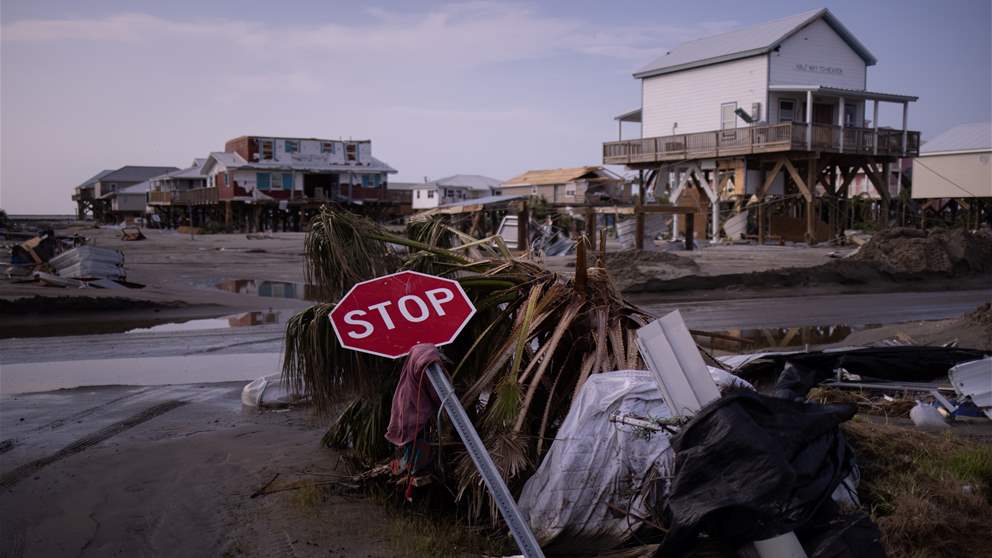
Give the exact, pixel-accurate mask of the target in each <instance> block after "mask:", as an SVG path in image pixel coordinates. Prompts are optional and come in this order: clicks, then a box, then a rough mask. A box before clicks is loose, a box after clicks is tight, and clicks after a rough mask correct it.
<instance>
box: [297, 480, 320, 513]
mask: <svg viewBox="0 0 992 558" xmlns="http://www.w3.org/2000/svg"><path fill="white" fill-rule="evenodd" d="M292 494H293V504H295V505H296V507H298V508H299V509H300V510H301V511H302V512H303V513H304V514H305V515H309V516H314V515H317V514H318V512H319V511H320V507H321V505H322V504H323V503H324V502H325V501H327V487H326V486H321V485H318V484H316V483H314V482H313V481H306V482H303V483H302V484H301V485H300V487H299V488H297V489H296V490H294V491H293V492H292Z"/></svg>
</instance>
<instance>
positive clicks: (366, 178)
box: [362, 174, 372, 188]
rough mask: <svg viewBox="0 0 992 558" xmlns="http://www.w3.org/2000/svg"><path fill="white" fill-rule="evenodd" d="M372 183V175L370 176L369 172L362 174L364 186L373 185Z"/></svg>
mask: <svg viewBox="0 0 992 558" xmlns="http://www.w3.org/2000/svg"><path fill="white" fill-rule="evenodd" d="M371 183H372V177H371V176H369V175H367V174H363V175H362V187H363V188H368V187H369V186H371V185H372V184H371Z"/></svg>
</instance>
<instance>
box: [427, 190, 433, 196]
mask: <svg viewBox="0 0 992 558" xmlns="http://www.w3.org/2000/svg"><path fill="white" fill-rule="evenodd" d="M427 197H428V198H433V197H434V190H427Z"/></svg>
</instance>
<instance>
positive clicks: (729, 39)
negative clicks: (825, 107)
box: [634, 8, 878, 78]
mask: <svg viewBox="0 0 992 558" xmlns="http://www.w3.org/2000/svg"><path fill="white" fill-rule="evenodd" d="M820 18H823V19H824V21H826V23H827V24H828V25H830V27H831V28H832V29H833V30H834V31H836V32H837V34H838V35H840V36H841V38H842V39H844V41H845V42H847V44H848V45H850V47H851V48H852V49H853V50H854V51H855V52H857V53H858V56H860V57H861V58H862V59H863V60H864V61H865V64H866V65H868V66H873V65H875V63H876V62H878V60H877V59H876V58H875V56H874V55H873V54H872V53H871V52H870V51H869V50H868V49H867V48H866V47H865V46H864V45H863V44H861V42H860V41H858V39H857V38H855V36H854V35H853V34H852V33H851V32H850V31H848V29H847V28H846V27H844V25H843V24H842V23H841V22H840V20H838V19H837V18H836V17H834V15H833V14H832V13H830V10H828V9H826V8H821V9H819V10H813V11H810V12H804V13H801V14H797V15H793V16H789V17H784V18H782V19H776V20H774V21H768V22H765V23H760V24H758V25H752V26H750V27H744V28H741V29H736V30H734V31H728V32H726V33H721V34H719V35H713V36H710V37H703V38H701V39H696V40H693V41H689V42H685V43H682V44H680V45H678V46H677V47H675V48H673V49H672V50H670V51H668V52H667V53H665V54H664V55H662V56H659V57H658V58H656V59H655V60H653V61H651V63H650V64H648V65H646V66H644V67H643V68H641V69H640V70H638V71H636V72H634V77H635V78H647V77H651V76H657V75H661V74H667V73H671V72H677V71H680V70H687V69H689V68H696V67H699V66H706V65H709V64H717V63H720V62H728V61H730V60H738V59H740V58H747V57H750V56H756V55H759V54H765V53H767V52H770V51H771V50H772V49H774V48H775V47H777V46H779V45H780V44H782V42H783V41H785V40H786V39H788V38H789V37H791V36H792V35H793V34H795V33H797V32H798V31H799V30H801V29H802V28H803V27H806V26H807V25H809V24H810V23H812V22H814V21H816V20H817V19H820Z"/></svg>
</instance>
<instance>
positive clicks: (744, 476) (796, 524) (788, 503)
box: [657, 392, 855, 556]
mask: <svg viewBox="0 0 992 558" xmlns="http://www.w3.org/2000/svg"><path fill="white" fill-rule="evenodd" d="M854 413H855V407H854V406H853V405H817V404H813V403H801V402H796V401H790V400H786V399H779V398H775V397H770V396H766V395H761V394H758V393H753V392H738V393H734V394H730V395H726V396H724V397H722V398H720V399H718V400H716V401H714V402H712V403H710V404H709V405H707V406H706V407H704V408H703V409H702V410H700V412H699V413H698V414H697V415H696V416H695V417H693V419H692V420H691V421H690V422H689V423H688V424H687V425H686V426H685V427H683V429H682V430H681V431H680V432H679V433H678V434H677V435H675V436H674V437H673V438H672V447H673V449H674V450H675V471H674V479H673V480H672V483H671V491H670V494H669V498H668V500H667V502H666V503H665V505H664V508H663V513H662V515H663V520H664V522H665V524H666V525H667V526H668V527H669V529H670V531H669V533H668V534H667V536H666V537H665V540H664V542H663V544H662V546H661V547H660V549H659V552H658V554H657V555H658V556H682V555H685V554H686V553H687V552H688V551H689V550H691V549H692V547H693V546H694V545H695V543H696V539H697V537H698V535H699V534H700V533H702V532H705V533H707V534H708V535H709V536H710V537H713V538H715V539H717V540H720V541H722V542H725V543H727V544H730V545H733V546H739V545H741V544H744V543H746V542H750V541H755V540H763V539H767V538H770V537H773V536H776V535H779V534H782V533H787V532H789V531H795V530H797V529H799V528H801V527H803V526H805V525H807V524H808V523H810V521H811V520H812V519H813V518H814V517H820V518H822V517H824V516H825V517H826V519H827V520H829V519H830V518H831V517H833V516H834V515H835V512H836V508H835V505H834V503H833V501H832V500H831V494H832V493H833V491H834V489H835V488H836V487H837V485H838V484H839V483H840V481H841V480H842V479H843V478H844V477H845V476H847V475H848V474H849V472H850V470H851V467H852V466H853V463H854V457H853V454H852V451H851V449H850V447H849V446H848V444H847V442H846V441H845V440H844V437H843V435H842V434H841V433H840V430H839V428H838V426H839V425H840V424H841V423H843V422H844V421H847V420H849V419H851V418H852V417H853V416H854ZM818 512H819V513H820V515H819V516H817V514H818Z"/></svg>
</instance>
